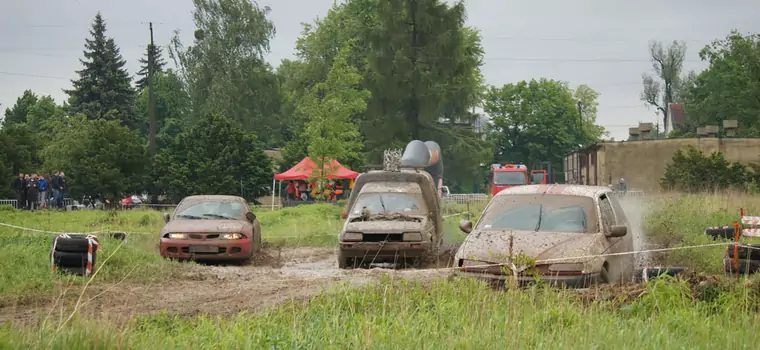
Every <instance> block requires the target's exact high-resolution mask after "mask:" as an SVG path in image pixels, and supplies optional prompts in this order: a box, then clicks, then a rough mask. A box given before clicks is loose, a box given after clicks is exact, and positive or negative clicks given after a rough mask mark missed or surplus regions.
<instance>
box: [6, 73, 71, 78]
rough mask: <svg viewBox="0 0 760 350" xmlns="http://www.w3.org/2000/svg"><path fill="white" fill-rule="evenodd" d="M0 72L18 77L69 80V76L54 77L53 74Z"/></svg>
mask: <svg viewBox="0 0 760 350" xmlns="http://www.w3.org/2000/svg"><path fill="white" fill-rule="evenodd" d="M0 74H2V75H13V76H19V77H30V78H43V79H58V80H70V79H69V78H64V77H54V76H50V75H37V74H27V73H17V72H6V71H0Z"/></svg>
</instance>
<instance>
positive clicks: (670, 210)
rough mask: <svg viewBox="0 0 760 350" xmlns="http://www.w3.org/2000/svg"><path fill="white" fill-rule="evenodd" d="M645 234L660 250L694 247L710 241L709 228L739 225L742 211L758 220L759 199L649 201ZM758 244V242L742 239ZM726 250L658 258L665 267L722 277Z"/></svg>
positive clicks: (723, 195)
mask: <svg viewBox="0 0 760 350" xmlns="http://www.w3.org/2000/svg"><path fill="white" fill-rule="evenodd" d="M648 200H649V205H650V208H649V213H648V215H647V219H646V225H645V230H646V233H647V237H648V239H649V240H650V241H651V242H652V243H653V244H655V245H656V246H660V247H679V246H695V245H703V244H711V243H719V242H721V241H713V240H712V238H711V237H710V236H707V235H705V234H704V231H705V229H706V228H708V227H710V226H726V225H727V226H732V225H733V222H734V221H740V219H741V212H740V210H741V208H744V209H745V212H746V215H748V216H760V197H757V196H752V195H748V194H743V193H733V192H717V193H710V194H668V195H663V196H658V197H653V198H649V199H648ZM742 241H744V242H753V243H758V240H757V239H751V238H742ZM724 251H725V247H722V246H719V247H709V248H697V249H688V250H686V249H685V250H674V251H671V252H668V253H667V254H658V257H659V259H660V260H661V261H662V262H663V263H664V264H667V265H679V266H684V267H688V268H690V269H692V270H695V271H700V272H705V273H722V271H723V265H722V262H723V256H724Z"/></svg>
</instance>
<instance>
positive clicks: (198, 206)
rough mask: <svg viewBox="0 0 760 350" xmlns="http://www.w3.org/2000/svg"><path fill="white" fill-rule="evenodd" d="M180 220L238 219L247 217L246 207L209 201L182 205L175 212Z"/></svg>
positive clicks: (238, 203)
mask: <svg viewBox="0 0 760 350" xmlns="http://www.w3.org/2000/svg"><path fill="white" fill-rule="evenodd" d="M174 213H175V216H177V217H178V218H210V219H218V218H236V217H243V216H244V215H245V206H244V205H243V203H240V202H233V201H208V202H195V203H187V204H182V205H181V206H180V207H178V208H177V210H175V211H174Z"/></svg>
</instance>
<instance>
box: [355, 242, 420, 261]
mask: <svg viewBox="0 0 760 350" xmlns="http://www.w3.org/2000/svg"><path fill="white" fill-rule="evenodd" d="M429 248H430V243H427V242H384V243H383V242H340V251H341V253H342V254H343V256H345V257H347V258H355V257H365V256H373V257H378V258H390V257H394V258H395V257H408V258H416V257H420V256H423V255H425V253H426V252H427V251H428V249H429Z"/></svg>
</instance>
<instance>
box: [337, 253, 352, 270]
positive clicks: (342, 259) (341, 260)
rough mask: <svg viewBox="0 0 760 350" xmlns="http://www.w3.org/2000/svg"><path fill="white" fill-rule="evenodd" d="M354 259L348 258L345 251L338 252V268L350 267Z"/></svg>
mask: <svg viewBox="0 0 760 350" xmlns="http://www.w3.org/2000/svg"><path fill="white" fill-rule="evenodd" d="M352 260H353V259H351V258H347V257H346V256H345V254H344V253H343V252H338V268H339V269H349V268H352V267H353V266H352V265H353V261H352Z"/></svg>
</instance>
